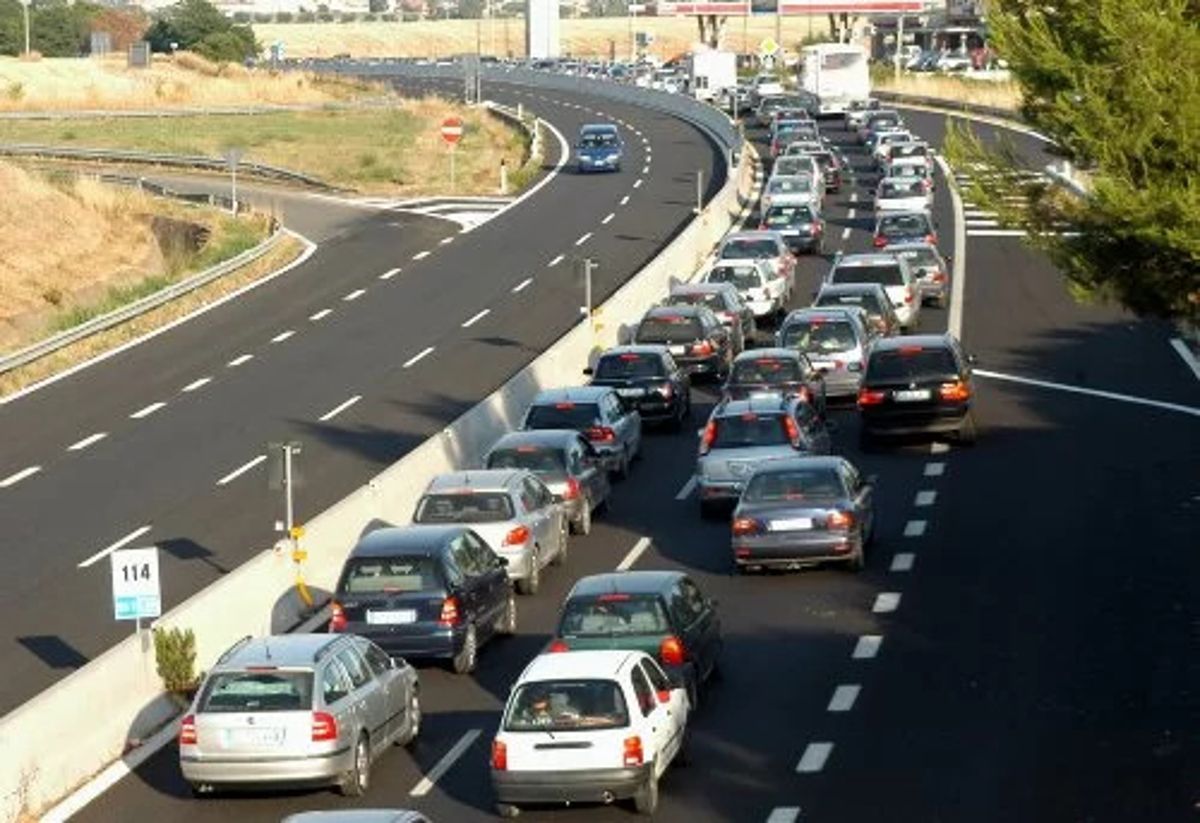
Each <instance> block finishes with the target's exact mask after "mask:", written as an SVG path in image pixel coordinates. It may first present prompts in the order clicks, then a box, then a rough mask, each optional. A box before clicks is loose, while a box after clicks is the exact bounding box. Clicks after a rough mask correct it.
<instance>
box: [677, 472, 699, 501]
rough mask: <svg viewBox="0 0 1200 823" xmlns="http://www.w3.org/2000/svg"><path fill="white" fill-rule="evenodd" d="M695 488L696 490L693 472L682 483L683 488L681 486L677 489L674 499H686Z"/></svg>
mask: <svg viewBox="0 0 1200 823" xmlns="http://www.w3.org/2000/svg"><path fill="white" fill-rule="evenodd" d="M695 490H696V475H694V474H693V475H692V476H691V477H689V478H688V481H687V482H686V483H684V484H683V488H681V489H680V490H679V491H678V493H676V495H675V499H676V500H687V499H688V498H689V497H691V496H692V492H694V491H695Z"/></svg>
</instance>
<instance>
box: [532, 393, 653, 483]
mask: <svg viewBox="0 0 1200 823" xmlns="http://www.w3.org/2000/svg"><path fill="white" fill-rule="evenodd" d="M521 428H522V429H523V430H524V431H536V430H539V429H574V430H575V431H577V432H579V433H581V434H582V435H583V436H584V437H586V438H587V439H588V442H589V443H591V444H592V448H594V449H595V450H596V453H597V454H599V455H600V457H601V459H602V460H603V461H604V467H605V468H607V469H608V470H609V471H611V472H613V473H614V474H616V476H617V477H619V478H621V479H624V478H626V477H628V476H629V467H630V464H631V463H632V462H633V461H634V460H635V459H636V458H637V457H638V454H639V453H640V452H641V450H642V417H641V415H640V414H638V412H637V410H636V409H633V408H630V407H629V406H628V405H627V404H626V403H625V402H624V401H623V400H621V396H620V395H619V394H618V393H617V390H616V389H614V388H611V387H610V386H572V387H571V388H564V389H546V390H544V391H541V392H539V393H538V395H537V397H535V398H533V402H532V403H531V404H529V411H527V412H526V413H525V420H524V422H523V423H522V424H521Z"/></svg>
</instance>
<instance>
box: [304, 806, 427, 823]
mask: <svg viewBox="0 0 1200 823" xmlns="http://www.w3.org/2000/svg"><path fill="white" fill-rule="evenodd" d="M283 823H431V821H430V820H429V818H428V817H426V816H425V815H423V814H421V813H420V812H414V811H409V810H407V809H331V810H329V811H324V812H300V813H299V814H289V815H288V816H287V817H285V818H284V819H283Z"/></svg>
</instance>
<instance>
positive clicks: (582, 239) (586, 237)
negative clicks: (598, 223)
mask: <svg viewBox="0 0 1200 823" xmlns="http://www.w3.org/2000/svg"><path fill="white" fill-rule="evenodd" d="M591 239H592V233H591V232H590V231H589V232H587V233H586V234H584V235H583V236H581V237H580V238H579V239H578V240H576V241H575V245H576V246H582V245H583V244H584V243H586V242H587V241H589V240H591Z"/></svg>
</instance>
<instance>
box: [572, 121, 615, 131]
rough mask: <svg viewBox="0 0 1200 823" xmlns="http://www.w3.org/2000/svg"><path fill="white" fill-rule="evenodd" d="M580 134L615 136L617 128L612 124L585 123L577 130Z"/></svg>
mask: <svg viewBox="0 0 1200 823" xmlns="http://www.w3.org/2000/svg"><path fill="white" fill-rule="evenodd" d="M579 131H580V133H581V134H583V133H587V132H591V133H595V134H615V133H616V131H617V127H616V126H615V125H614V124H612V123H585V124H584V125H583V127H582V128H580V129H579Z"/></svg>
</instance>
